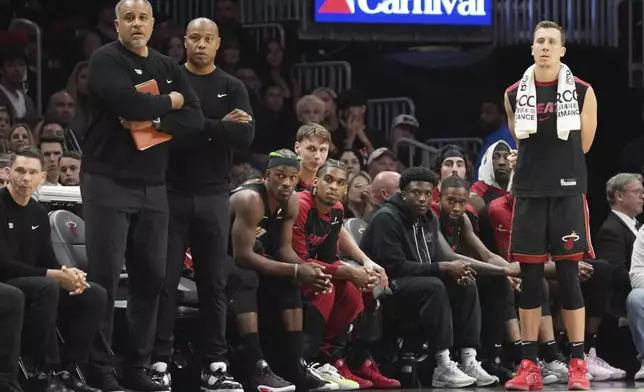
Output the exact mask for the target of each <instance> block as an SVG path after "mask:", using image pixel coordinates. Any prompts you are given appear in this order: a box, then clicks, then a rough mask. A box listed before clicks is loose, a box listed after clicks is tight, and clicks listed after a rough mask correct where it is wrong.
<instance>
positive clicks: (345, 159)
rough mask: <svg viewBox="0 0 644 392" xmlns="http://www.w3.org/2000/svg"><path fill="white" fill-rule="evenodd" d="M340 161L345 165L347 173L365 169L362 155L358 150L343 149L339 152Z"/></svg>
mask: <svg viewBox="0 0 644 392" xmlns="http://www.w3.org/2000/svg"><path fill="white" fill-rule="evenodd" d="M340 161H341V162H342V163H344V165H345V166H346V167H347V171H348V172H349V173H359V172H361V171H362V170H364V169H365V161H364V157H363V156H362V154H361V153H360V151H358V150H351V149H348V150H344V151H342V153H340Z"/></svg>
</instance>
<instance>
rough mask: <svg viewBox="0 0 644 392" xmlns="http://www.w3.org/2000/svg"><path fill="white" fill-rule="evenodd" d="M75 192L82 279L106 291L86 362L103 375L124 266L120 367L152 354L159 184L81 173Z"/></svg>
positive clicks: (162, 255)
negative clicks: (83, 250) (83, 253)
mask: <svg viewBox="0 0 644 392" xmlns="http://www.w3.org/2000/svg"><path fill="white" fill-rule="evenodd" d="M81 192H82V195H83V213H84V215H85V237H86V246H87V257H88V261H89V271H88V279H90V280H92V281H94V282H98V283H99V284H100V285H101V286H103V287H105V289H106V290H107V306H106V307H105V312H104V313H103V317H102V320H101V324H100V331H101V335H100V337H102V338H103V339H96V340H95V342H94V345H93V348H92V358H91V359H92V362H93V364H94V366H95V367H96V369H95V370H96V371H98V372H108V371H109V369H110V367H111V364H110V362H111V358H110V354H109V347H111V345H112V331H113V328H114V325H113V323H114V300H115V295H116V290H117V288H118V283H119V275H120V273H121V268H122V266H123V262H125V263H126V265H127V273H128V276H129V282H130V283H129V284H130V286H129V293H128V300H127V311H126V313H127V320H128V332H129V333H128V335H129V341H128V345H127V347H128V348H129V352H128V353H127V356H126V363H125V365H126V366H143V365H145V364H146V363H147V362H148V361H149V358H150V354H151V352H152V346H153V344H154V334H155V330H156V324H157V308H158V303H159V295H160V293H161V288H162V287H163V281H164V279H165V268H166V252H167V247H168V246H167V241H168V215H169V214H168V202H167V195H166V189H165V186H164V185H160V186H146V185H140V184H138V185H137V184H136V183H133V182H128V183H125V182H121V181H114V180H112V179H110V178H107V177H104V176H101V175H97V174H88V173H84V174H83V180H82V185H81Z"/></svg>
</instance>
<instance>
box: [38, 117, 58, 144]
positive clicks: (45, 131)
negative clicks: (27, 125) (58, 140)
mask: <svg viewBox="0 0 644 392" xmlns="http://www.w3.org/2000/svg"><path fill="white" fill-rule="evenodd" d="M33 135H34V142H36V144H38V143H39V142H40V138H41V137H42V136H43V135H54V136H57V137H62V138H64V137H65V129H64V128H63V126H62V125H60V124H58V123H55V122H48V121H46V120H43V121H41V122H40V123H39V124H38V126H37V127H36V129H34V131H33Z"/></svg>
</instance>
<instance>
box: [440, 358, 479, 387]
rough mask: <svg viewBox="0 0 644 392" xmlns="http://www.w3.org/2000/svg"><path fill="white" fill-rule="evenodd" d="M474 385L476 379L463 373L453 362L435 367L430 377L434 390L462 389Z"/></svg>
mask: <svg viewBox="0 0 644 392" xmlns="http://www.w3.org/2000/svg"><path fill="white" fill-rule="evenodd" d="M474 384H476V378H474V377H470V376H468V375H467V374H465V373H463V371H462V370H461V369H459V368H458V365H457V364H456V362H454V361H451V360H450V361H449V362H447V363H446V364H444V365H437V366H436V369H434V375H433V376H432V386H433V387H434V388H464V387H469V386H473V385H474Z"/></svg>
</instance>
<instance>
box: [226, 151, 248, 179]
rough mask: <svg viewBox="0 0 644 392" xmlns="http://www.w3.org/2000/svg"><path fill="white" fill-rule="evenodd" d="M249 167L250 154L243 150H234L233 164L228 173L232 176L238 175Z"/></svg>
mask: <svg viewBox="0 0 644 392" xmlns="http://www.w3.org/2000/svg"><path fill="white" fill-rule="evenodd" d="M250 169H251V166H250V154H248V153H247V152H245V151H239V150H237V151H235V152H234V153H233V165H232V168H231V169H230V174H231V175H232V176H233V177H239V176H241V175H242V174H243V173H245V172H247V171H248V170H250Z"/></svg>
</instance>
